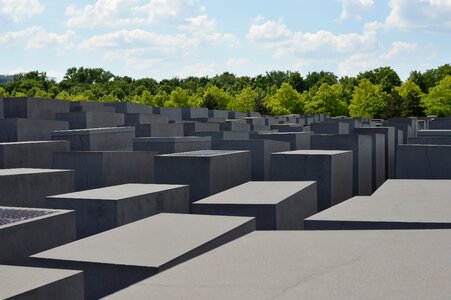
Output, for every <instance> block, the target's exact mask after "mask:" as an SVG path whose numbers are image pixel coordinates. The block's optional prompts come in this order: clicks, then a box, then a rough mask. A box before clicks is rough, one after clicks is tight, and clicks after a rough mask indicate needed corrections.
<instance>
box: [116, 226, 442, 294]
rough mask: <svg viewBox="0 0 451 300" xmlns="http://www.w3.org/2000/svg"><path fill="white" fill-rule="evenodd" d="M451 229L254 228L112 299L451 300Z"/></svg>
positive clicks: (125, 290) (121, 292)
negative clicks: (319, 229) (293, 229)
mask: <svg viewBox="0 0 451 300" xmlns="http://www.w3.org/2000/svg"><path fill="white" fill-rule="evenodd" d="M450 244H451V230H420V231H416V230H412V231H405V230H401V231H396V230H387V231H333V232H331V231H285V232H266V231H265V232H254V233H251V234H250V235H247V236H245V237H242V238H240V239H238V240H236V241H233V242H231V243H229V244H227V245H224V246H222V247H220V248H218V249H215V250H213V251H211V252H209V253H206V254H204V255H202V256H200V257H198V258H195V259H193V260H191V261H188V262H186V263H184V264H181V265H179V266H177V267H175V268H173V269H171V270H168V271H166V272H164V273H161V274H159V275H157V276H154V277H152V278H149V279H147V280H145V281H142V282H139V283H137V284H135V285H133V286H131V287H129V288H127V289H124V290H123V291H120V292H118V293H117V294H115V295H113V296H111V297H109V299H446V298H448V296H449V295H450V293H451V286H450V285H449V284H448V282H449V281H450V280H451V253H450V251H449V245H450Z"/></svg>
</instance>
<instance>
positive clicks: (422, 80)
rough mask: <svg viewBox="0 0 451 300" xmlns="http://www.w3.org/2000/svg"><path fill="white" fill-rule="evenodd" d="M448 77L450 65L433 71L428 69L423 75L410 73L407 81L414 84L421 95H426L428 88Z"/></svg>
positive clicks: (416, 72) (415, 72)
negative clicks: (419, 89)
mask: <svg viewBox="0 0 451 300" xmlns="http://www.w3.org/2000/svg"><path fill="white" fill-rule="evenodd" d="M448 75H451V65H450V64H444V65H443V66H439V67H437V68H435V69H429V70H427V71H425V72H424V73H421V72H418V71H412V72H411V73H410V76H409V79H410V80H412V81H413V82H415V83H416V84H417V85H418V86H419V87H420V88H421V90H422V91H423V93H428V91H429V89H430V88H432V87H434V86H436V85H437V84H438V83H439V82H440V81H441V80H442V79H443V78H445V77H446V76H448Z"/></svg>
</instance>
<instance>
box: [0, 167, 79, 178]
mask: <svg viewBox="0 0 451 300" xmlns="http://www.w3.org/2000/svg"><path fill="white" fill-rule="evenodd" d="M61 172H73V170H61V169H31V168H14V169H0V176H13V175H29V174H44V173H61Z"/></svg>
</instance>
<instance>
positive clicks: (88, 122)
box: [56, 111, 124, 129]
mask: <svg viewBox="0 0 451 300" xmlns="http://www.w3.org/2000/svg"><path fill="white" fill-rule="evenodd" d="M56 119H57V120H60V121H67V122H68V123H69V129H86V128H104V127H115V126H122V125H124V114H118V113H115V112H104V111H80V112H68V113H59V114H56Z"/></svg>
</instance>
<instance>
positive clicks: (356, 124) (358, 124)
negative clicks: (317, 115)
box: [326, 117, 363, 134]
mask: <svg viewBox="0 0 451 300" xmlns="http://www.w3.org/2000/svg"><path fill="white" fill-rule="evenodd" d="M326 122H328V123H337V122H340V123H347V124H348V125H349V133H350V134H354V133H355V131H354V129H355V128H362V124H363V120H362V119H359V118H343V117H336V118H329V119H328V120H327V121H326Z"/></svg>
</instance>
